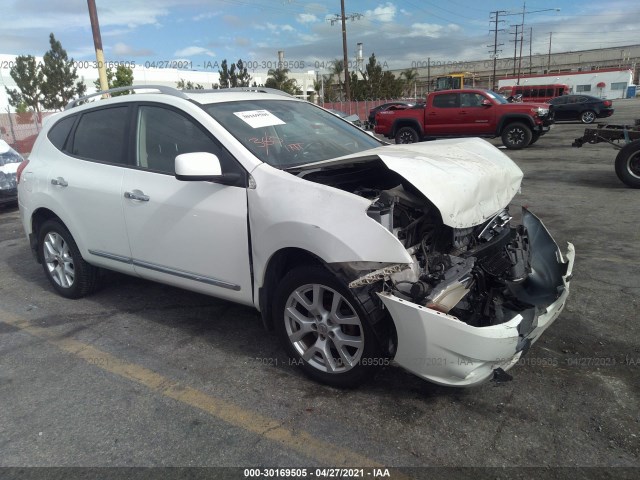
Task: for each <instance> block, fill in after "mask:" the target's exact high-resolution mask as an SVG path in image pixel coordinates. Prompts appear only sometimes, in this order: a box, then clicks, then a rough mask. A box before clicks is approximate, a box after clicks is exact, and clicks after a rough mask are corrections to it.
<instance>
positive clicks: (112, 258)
mask: <svg viewBox="0 0 640 480" xmlns="http://www.w3.org/2000/svg"><path fill="white" fill-rule="evenodd" d="M129 113H130V106H129V105H115V106H110V107H105V108H97V109H92V110H89V111H86V112H84V113H80V114H78V115H75V116H73V117H67V118H65V119H62V120H61V121H60V122H58V123H57V124H56V125H54V126H53V127H52V128H51V131H50V132H49V140H50V141H51V142H52V143H53V144H54V146H56V150H53V149H51V152H52V153H51V155H50V157H49V158H47V159H46V160H47V162H48V163H49V165H50V168H49V170H48V174H47V176H46V178H45V181H46V183H47V188H48V197H49V198H48V202H49V203H50V208H52V209H53V210H54V211H55V212H57V213H58V214H59V215H60V216H61V217H62V220H63V221H64V222H65V224H66V225H67V228H68V229H69V231H70V232H71V234H72V235H73V237H74V239H75V240H76V243H77V244H78V246H79V247H80V248H81V250H82V255H83V257H84V258H85V259H86V260H88V261H90V262H91V263H93V264H96V265H100V266H104V267H107V268H111V269H114V270H119V271H122V272H125V273H132V272H133V267H132V266H131V264H130V262H129V260H130V256H131V252H130V250H129V241H128V239H127V232H126V228H125V224H124V218H123V215H122V196H121V189H122V178H123V175H124V171H125V170H126V167H127V166H128V165H129V156H128V153H127V144H128V135H129V118H130V115H129ZM70 122H71V123H74V124H75V125H76V126H75V130H74V131H73V132H72V133H71V134H70V135H69V136H68V137H67V136H66V135H64V136H63V135H60V132H62V133H64V132H65V130H66V129H67V128H68V127H70V125H69V123H70ZM76 122H77V123H76ZM65 123H66V125H65ZM58 137H60V138H58ZM62 137H64V138H62Z"/></svg>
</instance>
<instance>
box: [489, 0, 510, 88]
mask: <svg viewBox="0 0 640 480" xmlns="http://www.w3.org/2000/svg"><path fill="white" fill-rule="evenodd" d="M501 13H502V14H505V13H507V12H506V11H505V10H496V11H494V12H491V14H490V16H489V24H492V23H495V25H494V28H493V45H487V47H493V75H492V76H491V84H490V87H491V88H492V89H493V88H495V87H496V64H497V61H498V52H502V50H498V47H500V46H502V45H504V43H498V32H504V29H498V24H499V23H504V20H500V14H501Z"/></svg>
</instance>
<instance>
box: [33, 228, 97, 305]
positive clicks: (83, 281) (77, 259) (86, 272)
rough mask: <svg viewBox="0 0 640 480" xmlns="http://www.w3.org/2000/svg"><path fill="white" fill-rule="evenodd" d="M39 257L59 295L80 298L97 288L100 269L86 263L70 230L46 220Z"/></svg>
mask: <svg viewBox="0 0 640 480" xmlns="http://www.w3.org/2000/svg"><path fill="white" fill-rule="evenodd" d="M38 257H39V259H40V262H41V263H42V268H43V270H44V273H45V276H46V277H47V279H48V280H49V282H50V283H51V285H52V286H53V288H54V289H55V290H56V292H58V293H59V294H60V295H62V296H63V297H66V298H81V297H84V296H85V295H88V294H89V293H91V292H93V291H94V290H95V289H96V286H97V283H98V269H97V268H96V267H94V266H93V265H89V264H88V263H87V262H85V261H84V259H83V258H82V255H81V254H80V250H79V249H78V246H77V245H76V242H75V240H74V239H73V237H72V236H71V233H69V230H67V228H66V227H65V226H64V225H63V224H62V223H60V222H59V221H57V220H47V221H46V222H44V224H42V227H40V230H39V232H38Z"/></svg>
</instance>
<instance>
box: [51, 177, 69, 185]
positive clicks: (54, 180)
mask: <svg viewBox="0 0 640 480" xmlns="http://www.w3.org/2000/svg"><path fill="white" fill-rule="evenodd" d="M51 185H55V186H57V187H68V186H69V184H68V183H67V181H66V180H65V179H64V178H62V177H57V178H52V179H51Z"/></svg>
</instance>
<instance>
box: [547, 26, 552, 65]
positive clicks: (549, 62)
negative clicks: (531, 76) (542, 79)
mask: <svg viewBox="0 0 640 480" xmlns="http://www.w3.org/2000/svg"><path fill="white" fill-rule="evenodd" d="M551 35H553V32H549V55H548V56H547V73H549V71H550V70H551Z"/></svg>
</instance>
